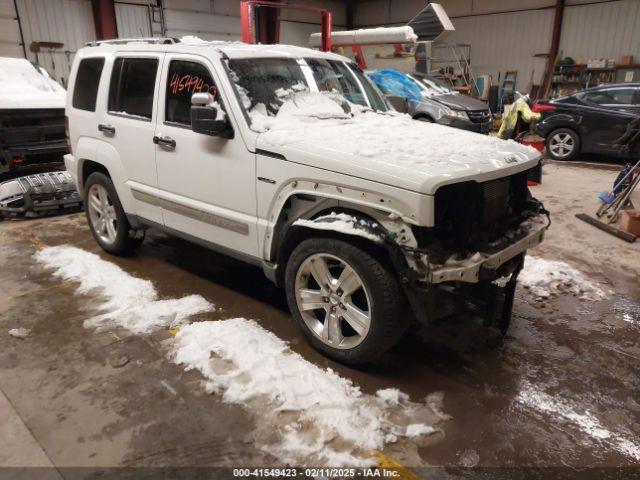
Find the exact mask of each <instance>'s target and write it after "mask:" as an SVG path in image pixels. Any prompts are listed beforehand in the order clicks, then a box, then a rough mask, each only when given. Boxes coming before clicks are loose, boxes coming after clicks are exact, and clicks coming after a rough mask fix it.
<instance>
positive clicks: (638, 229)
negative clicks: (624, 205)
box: [618, 210, 640, 237]
mask: <svg viewBox="0 0 640 480" xmlns="http://www.w3.org/2000/svg"><path fill="white" fill-rule="evenodd" d="M618 227H619V228H620V230H624V231H625V232H629V233H632V234H634V235H635V236H637V237H640V210H622V212H620V220H618Z"/></svg>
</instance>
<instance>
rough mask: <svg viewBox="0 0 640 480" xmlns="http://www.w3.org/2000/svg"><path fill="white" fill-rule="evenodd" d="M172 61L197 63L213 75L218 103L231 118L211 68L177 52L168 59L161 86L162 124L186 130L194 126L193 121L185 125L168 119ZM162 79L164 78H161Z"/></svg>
mask: <svg viewBox="0 0 640 480" xmlns="http://www.w3.org/2000/svg"><path fill="white" fill-rule="evenodd" d="M172 62H185V63H195V64H197V65H200V66H201V67H203V68H204V69H205V70H206V71H207V72H208V73H209V76H210V77H211V80H213V83H214V84H215V86H216V88H217V89H218V98H219V101H218V103H219V104H220V106H221V107H222V108H223V110H224V112H225V114H226V115H227V118H229V113H228V111H227V109H226V108H225V104H224V100H223V98H222V89H221V88H220V86H219V84H218V82H216V79H215V77H214V75H213V73H212V71H211V69H210V68H209V67H208V66H207V65H206V64H205V63H204V62H202V61H200V60H195V59H193V58H191V57H182V56H180V55H179V54H177V55H176V56H172V57H171V58H168V59H167V60H166V66H165V67H164V69H165V70H166V75H165V76H164V80H165V81H164V82H163V85H162V86H161V89H162V124H163V125H166V126H168V127H176V128H184V129H186V130H193V127H192V126H191V122H189V125H185V124H183V123H179V122H172V121H171V120H167V91H168V88H167V87H168V84H169V73H170V72H171V63H172ZM161 80H162V78H161Z"/></svg>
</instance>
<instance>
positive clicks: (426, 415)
mask: <svg viewBox="0 0 640 480" xmlns="http://www.w3.org/2000/svg"><path fill="white" fill-rule="evenodd" d="M173 360H174V362H176V363H178V364H182V365H184V366H185V367H186V369H188V370H189V369H196V370H198V371H200V372H201V373H202V374H203V375H204V377H205V378H206V379H207V380H206V388H207V390H208V391H210V392H215V393H217V394H221V395H222V398H223V400H224V401H226V402H229V403H235V404H240V405H245V406H249V407H250V406H254V407H255V408H258V409H259V418H258V419H257V422H258V423H259V425H258V428H257V431H256V435H257V436H258V437H260V436H264V438H263V439H262V442H264V443H265V447H263V448H264V450H265V451H267V452H269V453H271V454H273V455H275V456H276V457H277V458H278V459H279V460H281V461H283V462H285V463H287V464H289V465H319V464H320V465H331V466H338V465H350V466H357V465H367V464H370V462H371V459H369V458H368V457H369V456H370V455H371V452H370V451H371V450H375V449H380V448H382V447H383V446H384V444H385V443H386V442H389V441H395V440H397V438H398V437H415V436H420V435H427V434H430V433H433V432H434V431H435V429H434V428H433V427H431V425H429V424H433V423H436V422H437V421H439V420H440V419H441V417H440V416H439V415H438V414H437V413H434V410H433V409H432V408H431V407H430V406H428V405H423V404H416V403H412V402H410V401H409V398H408V396H407V395H406V394H404V393H401V392H399V391H398V390H395V389H388V390H381V391H379V392H378V394H377V395H375V396H372V395H366V394H363V393H362V392H361V391H360V389H359V388H358V387H356V386H354V385H353V383H352V382H351V381H350V380H347V379H345V378H342V377H340V376H339V375H337V374H336V373H335V372H333V371H332V370H330V369H326V370H323V369H321V368H319V367H317V366H316V365H314V364H312V363H310V362H308V361H306V360H305V359H304V358H302V357H301V356H300V355H298V354H297V353H294V352H292V351H291V350H289V348H288V346H287V344H286V343H285V342H284V341H282V340H281V339H280V338H278V337H277V336H275V335H274V334H272V333H271V332H269V331H267V330H264V329H263V328H262V327H260V326H259V325H258V324H257V323H255V322H253V321H251V320H246V319H243V318H236V319H231V320H224V321H207V322H199V323H193V324H191V325H188V326H185V327H183V328H182V329H181V330H180V331H179V332H178V334H177V335H176V339H175V344H174V350H173ZM274 434H275V435H274ZM262 442H261V443H262Z"/></svg>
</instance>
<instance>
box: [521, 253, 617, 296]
mask: <svg viewBox="0 0 640 480" xmlns="http://www.w3.org/2000/svg"><path fill="white" fill-rule="evenodd" d="M518 282H519V283H520V285H522V286H524V287H525V288H527V289H528V290H529V291H530V292H531V293H532V294H534V295H536V296H538V297H541V298H548V297H550V296H552V295H554V296H555V295H559V294H561V293H570V294H572V295H575V296H577V297H579V298H582V299H584V300H593V301H597V300H604V299H606V298H608V296H609V292H607V291H605V290H604V289H603V288H601V287H600V286H599V285H598V284H597V283H596V282H593V281H592V280H590V279H588V278H587V277H586V276H585V275H584V274H583V273H582V272H581V271H579V270H576V269H575V268H573V267H572V266H571V265H569V264H568V263H565V262H561V261H557V260H546V259H544V258H540V257H535V256H533V255H528V256H527V257H526V259H525V263H524V268H523V270H522V272H520V276H519V277H518Z"/></svg>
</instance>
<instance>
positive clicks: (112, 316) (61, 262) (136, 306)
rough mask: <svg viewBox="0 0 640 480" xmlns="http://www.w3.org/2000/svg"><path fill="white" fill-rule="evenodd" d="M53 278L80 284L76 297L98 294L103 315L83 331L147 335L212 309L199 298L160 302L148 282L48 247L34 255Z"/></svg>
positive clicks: (82, 254) (76, 251)
mask: <svg viewBox="0 0 640 480" xmlns="http://www.w3.org/2000/svg"><path fill="white" fill-rule="evenodd" d="M35 259H36V260H37V261H38V262H40V263H41V264H43V265H44V266H45V267H49V268H54V269H55V272H54V276H56V277H60V278H63V279H65V280H73V281H77V282H79V283H80V285H79V286H78V292H79V293H88V292H91V291H94V290H96V291H98V293H101V294H102V296H103V297H104V298H105V300H104V301H102V302H100V303H98V304H97V307H98V308H99V309H100V310H102V311H104V313H101V314H99V315H96V316H94V317H92V318H89V319H87V320H86V321H85V323H84V325H85V327H93V328H97V329H101V330H102V329H106V328H111V327H114V326H120V327H124V328H126V329H128V330H130V331H132V332H134V333H138V334H148V333H151V332H152V331H153V330H155V329H157V328H161V327H167V326H176V325H181V324H183V323H184V322H185V321H186V320H187V318H189V317H190V316H191V315H196V314H198V313H204V312H209V311H211V310H213V305H211V304H210V303H209V302H207V301H206V300H205V299H204V298H203V297H201V296H200V295H189V296H186V297H183V298H179V299H176V298H172V299H166V300H159V299H158V293H157V292H156V289H155V288H154V286H153V284H152V283H151V282H150V281H149V280H142V279H140V278H136V277H133V276H131V275H129V274H128V273H127V272H125V271H123V270H122V269H121V268H120V267H118V266H117V265H114V264H113V263H111V262H106V261H104V260H102V259H101V258H100V257H98V256H97V255H94V254H93V253H89V252H87V251H85V250H82V249H80V248H75V247H70V246H65V245H63V246H59V247H47V248H43V249H42V250H40V251H38V252H37V253H36V254H35Z"/></svg>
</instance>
